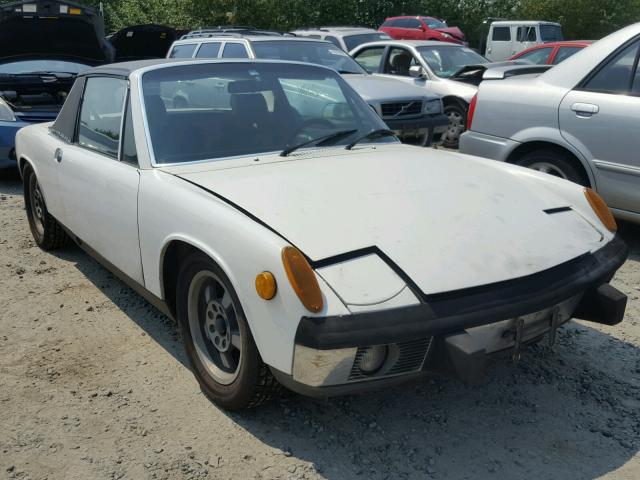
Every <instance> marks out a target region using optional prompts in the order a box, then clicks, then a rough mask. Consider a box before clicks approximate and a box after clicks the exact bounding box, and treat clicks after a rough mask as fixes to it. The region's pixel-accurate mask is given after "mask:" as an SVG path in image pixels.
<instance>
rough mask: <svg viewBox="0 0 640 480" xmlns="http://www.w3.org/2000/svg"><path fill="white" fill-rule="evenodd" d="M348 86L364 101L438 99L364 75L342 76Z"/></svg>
mask: <svg viewBox="0 0 640 480" xmlns="http://www.w3.org/2000/svg"><path fill="white" fill-rule="evenodd" d="M342 78H344V79H345V80H346V81H347V83H348V84H349V85H351V87H352V88H353V89H354V90H355V91H356V92H357V93H358V94H359V95H360V96H361V97H362V98H363V99H364V100H365V101H366V102H382V101H389V100H415V99H416V98H420V99H424V98H425V97H426V98H428V99H434V98H438V97H437V96H436V95H433V94H429V93H427V92H426V91H425V89H424V88H420V87H417V86H413V85H409V84H407V83H405V82H403V81H400V80H396V79H394V78H386V77H378V76H375V75H368V74H367V75H365V74H353V73H348V74H343V75H342Z"/></svg>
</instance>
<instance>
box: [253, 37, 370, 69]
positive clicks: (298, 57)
mask: <svg viewBox="0 0 640 480" xmlns="http://www.w3.org/2000/svg"><path fill="white" fill-rule="evenodd" d="M252 47H253V50H254V52H256V58H265V59H269V60H290V61H295V62H304V63H315V64H317V65H322V66H325V67H329V68H333V69H334V70H336V71H337V72H340V73H366V72H365V71H364V70H363V69H362V67H361V66H360V65H358V63H357V62H356V61H355V60H354V59H353V58H351V57H350V56H349V55H348V54H347V53H345V52H344V51H343V50H341V49H340V48H339V47H336V46H335V45H333V44H331V43H327V42H308V41H295V40H292V41H289V40H287V41H281V40H274V41H261V42H253V44H252Z"/></svg>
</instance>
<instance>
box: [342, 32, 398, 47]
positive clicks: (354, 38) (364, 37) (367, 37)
mask: <svg viewBox="0 0 640 480" xmlns="http://www.w3.org/2000/svg"><path fill="white" fill-rule="evenodd" d="M343 40H344V44H345V45H346V46H347V50H348V51H349V52H350V51H351V50H353V49H354V48H356V47H357V46H358V45H362V44H363V43H369V42H379V41H380V40H391V37H390V36H389V35H387V34H386V33H380V32H377V33H359V34H358V35H347V36H346V37H344V38H343Z"/></svg>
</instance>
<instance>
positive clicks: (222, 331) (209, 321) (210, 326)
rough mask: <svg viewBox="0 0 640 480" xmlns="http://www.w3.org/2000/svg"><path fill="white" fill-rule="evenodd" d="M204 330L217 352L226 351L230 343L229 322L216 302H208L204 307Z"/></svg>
mask: <svg viewBox="0 0 640 480" xmlns="http://www.w3.org/2000/svg"><path fill="white" fill-rule="evenodd" d="M205 314H206V319H205V332H206V335H207V337H208V338H209V340H210V341H211V343H213V346H214V347H215V348H216V349H217V350H218V351H219V352H223V353H224V352H226V351H227V350H229V347H230V345H231V338H230V337H229V333H230V330H229V322H228V320H227V318H226V316H225V314H224V309H223V308H222V306H221V305H220V304H219V303H218V302H210V303H209V304H208V305H207V309H206V312H205Z"/></svg>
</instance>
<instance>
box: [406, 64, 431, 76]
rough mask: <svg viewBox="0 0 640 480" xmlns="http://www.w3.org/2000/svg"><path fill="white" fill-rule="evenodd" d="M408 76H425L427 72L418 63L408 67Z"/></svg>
mask: <svg viewBox="0 0 640 480" xmlns="http://www.w3.org/2000/svg"><path fill="white" fill-rule="evenodd" d="M409 76H410V77H413V78H427V74H426V73H425V71H424V69H423V68H422V67H421V66H420V65H413V66H412V67H409Z"/></svg>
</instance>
